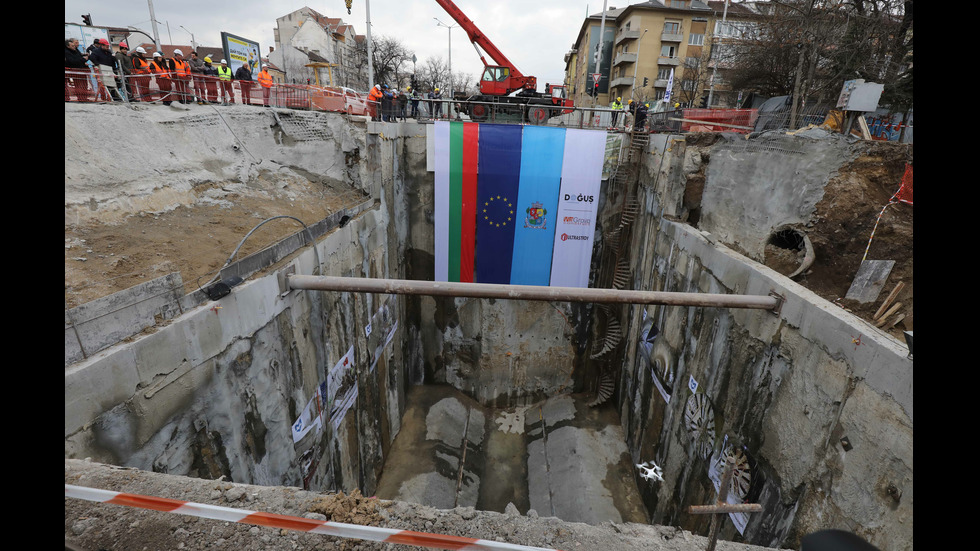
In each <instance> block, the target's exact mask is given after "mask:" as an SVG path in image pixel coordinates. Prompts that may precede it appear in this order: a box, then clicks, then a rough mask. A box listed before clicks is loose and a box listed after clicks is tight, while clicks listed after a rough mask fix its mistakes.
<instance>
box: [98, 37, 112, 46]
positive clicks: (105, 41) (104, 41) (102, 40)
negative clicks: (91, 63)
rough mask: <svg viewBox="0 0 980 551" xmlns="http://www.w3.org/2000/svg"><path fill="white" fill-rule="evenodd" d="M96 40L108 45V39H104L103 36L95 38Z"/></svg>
mask: <svg viewBox="0 0 980 551" xmlns="http://www.w3.org/2000/svg"><path fill="white" fill-rule="evenodd" d="M96 42H97V43H99V44H105V45H106V46H108V45H109V41H108V40H106V39H104V38H100V39H98V40H96Z"/></svg>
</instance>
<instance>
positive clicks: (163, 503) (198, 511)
mask: <svg viewBox="0 0 980 551" xmlns="http://www.w3.org/2000/svg"><path fill="white" fill-rule="evenodd" d="M65 497H73V498H77V499H84V500H87V501H97V502H100V503H112V504H115V505H126V506H129V507H139V508H141V509H152V510H154V511H163V512H166V513H179V514H182V515H190V516H194V517H202V518H210V519H215V520H222V521H225V522H239V523H243V524H254V525H257V526H268V527H270V528H281V529H285V530H296V531H299V532H310V533H314V534H325V535H328V536H335V537H339V538H353V539H362V540H369V541H380V542H384V543H400V544H404V545H415V546H419V547H428V548H430V549H457V550H461V551H484V550H486V551H492V550H501V549H502V550H512V551H556V550H554V549H548V548H544V547H529V546H526V545H517V544H513V543H503V542H497V541H490V540H481V539H473V538H463V537H459V536H447V535H444V534H428V533H425V532H413V531H411V530H394V529H391V528H378V527H375V526H360V525H357V524H344V523H341V522H327V521H323V520H313V519H308V518H301V517H291V516H286V515H277V514H273V513H262V512H256V511H246V510H243V509H232V508H230V507H219V506H217V505H205V504H202V503H193V502H190V501H180V500H177V499H167V498H162V497H153V496H143V495H139V494H127V493H122V492H112V491H109V490H99V489H97V488H86V487H84V486H73V485H71V484H65Z"/></svg>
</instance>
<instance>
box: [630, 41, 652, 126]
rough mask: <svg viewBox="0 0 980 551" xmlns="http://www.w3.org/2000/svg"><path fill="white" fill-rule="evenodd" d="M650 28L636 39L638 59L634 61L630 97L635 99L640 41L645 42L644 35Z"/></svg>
mask: <svg viewBox="0 0 980 551" xmlns="http://www.w3.org/2000/svg"><path fill="white" fill-rule="evenodd" d="M649 30H650V29H643V34H641V35H640V39H639V40H637V41H636V61H634V62H633V86H630V99H635V96H636V68H637V67H639V66H640V43H641V42H643V37H644V36H646V35H647V31H649ZM637 107H639V106H637Z"/></svg>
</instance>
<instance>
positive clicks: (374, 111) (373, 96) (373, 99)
mask: <svg viewBox="0 0 980 551" xmlns="http://www.w3.org/2000/svg"><path fill="white" fill-rule="evenodd" d="M383 97H384V93H383V92H382V91H381V85H380V84H375V85H374V88H371V91H370V92H369V93H368V107H370V108H371V120H373V121H377V120H381V119H380V118H378V107H380V106H381V98H383Z"/></svg>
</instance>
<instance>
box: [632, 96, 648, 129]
mask: <svg viewBox="0 0 980 551" xmlns="http://www.w3.org/2000/svg"><path fill="white" fill-rule="evenodd" d="M648 109H650V104H649V103H641V104H640V105H639V107H637V108H636V123H635V124H633V130H637V131H640V132H642V131H643V125H644V124H646V121H647V110H648Z"/></svg>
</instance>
